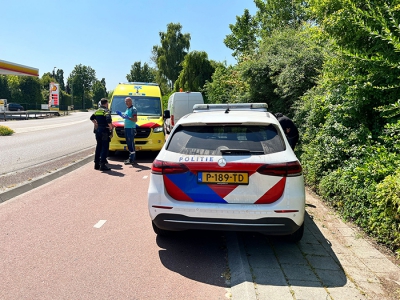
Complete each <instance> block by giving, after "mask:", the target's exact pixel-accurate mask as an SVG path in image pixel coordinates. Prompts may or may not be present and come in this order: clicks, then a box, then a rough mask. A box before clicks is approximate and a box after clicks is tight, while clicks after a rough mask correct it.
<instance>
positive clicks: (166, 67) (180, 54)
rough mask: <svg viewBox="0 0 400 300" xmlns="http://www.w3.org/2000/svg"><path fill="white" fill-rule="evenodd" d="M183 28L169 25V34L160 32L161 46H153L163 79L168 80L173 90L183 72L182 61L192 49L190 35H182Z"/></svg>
mask: <svg viewBox="0 0 400 300" xmlns="http://www.w3.org/2000/svg"><path fill="white" fill-rule="evenodd" d="M181 30H182V26H181V24H179V23H177V24H174V23H169V24H168V25H167V32H166V33H165V32H160V33H159V35H160V41H161V46H157V45H155V46H153V55H154V56H155V57H154V58H153V59H155V60H156V64H157V67H158V71H159V72H160V73H161V77H164V76H165V78H166V79H167V80H168V84H169V86H170V87H171V88H172V87H173V86H174V84H175V81H176V79H177V78H178V76H179V73H180V72H181V70H182V65H181V63H182V61H183V59H184V57H185V55H186V54H187V51H188V50H189V47H190V34H189V33H185V34H182V33H181Z"/></svg>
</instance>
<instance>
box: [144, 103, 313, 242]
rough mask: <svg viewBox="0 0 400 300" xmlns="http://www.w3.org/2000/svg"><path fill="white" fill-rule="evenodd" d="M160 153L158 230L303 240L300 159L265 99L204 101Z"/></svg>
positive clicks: (155, 173)
mask: <svg viewBox="0 0 400 300" xmlns="http://www.w3.org/2000/svg"><path fill="white" fill-rule="evenodd" d="M193 111H194V112H193V113H190V114H188V115H186V116H184V117H182V118H181V119H180V120H179V121H178V122H177V124H175V126H174V128H173V129H172V131H171V134H170V136H169V138H168V140H167V142H166V143H165V145H164V147H163V148H162V149H161V151H160V152H159V154H158V155H157V157H156V158H155V160H154V162H153V164H152V169H151V175H150V183H149V188H148V210H149V214H150V218H151V222H152V225H153V229H154V232H155V233H156V234H158V235H169V234H171V231H180V230H186V229H201V230H230V231H253V232H262V233H265V234H270V235H285V236H287V237H288V240H289V241H292V242H298V241H300V240H301V238H302V236H303V232H304V215H305V188H304V178H303V173H302V167H301V164H300V162H299V160H298V159H297V157H296V155H295V153H294V152H293V150H292V149H291V147H290V145H289V143H288V141H287V139H286V137H285V134H284V132H283V130H282V127H281V126H280V125H279V122H278V120H277V119H276V118H275V116H274V115H273V114H272V113H269V112H268V111H267V106H266V104H265V103H252V104H250V103H243V104H198V105H195V106H194V108H193Z"/></svg>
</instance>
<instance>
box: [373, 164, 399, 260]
mask: <svg viewBox="0 0 400 300" xmlns="http://www.w3.org/2000/svg"><path fill="white" fill-rule="evenodd" d="M373 196H374V198H375V199H376V203H377V205H378V206H379V208H380V210H379V215H378V216H377V218H371V220H370V224H369V225H370V226H371V228H372V229H373V230H374V231H376V235H377V236H378V237H379V239H380V240H381V241H382V242H384V243H389V241H391V242H392V248H393V249H394V250H395V251H396V252H397V254H398V255H399V256H400V171H399V170H398V171H397V172H396V173H395V174H394V175H389V176H387V177H386V178H385V179H384V180H383V181H382V182H381V183H379V184H378V185H377V187H376V191H375V193H374V195H373Z"/></svg>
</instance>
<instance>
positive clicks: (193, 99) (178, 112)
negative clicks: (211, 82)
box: [164, 92, 204, 133]
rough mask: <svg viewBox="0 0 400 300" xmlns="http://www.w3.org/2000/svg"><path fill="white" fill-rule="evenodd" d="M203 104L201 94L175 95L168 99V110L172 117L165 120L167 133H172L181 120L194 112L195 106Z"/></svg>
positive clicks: (185, 93)
mask: <svg viewBox="0 0 400 300" xmlns="http://www.w3.org/2000/svg"><path fill="white" fill-rule="evenodd" d="M203 103H204V100H203V96H202V95H201V93H200V92H176V93H173V94H172V95H171V96H170V97H169V99H168V108H167V110H168V111H169V113H170V116H171V117H170V118H169V119H166V120H165V123H164V127H165V131H166V132H167V133H170V132H171V130H172V128H173V127H174V125H175V124H176V123H177V122H178V121H179V119H180V118H182V117H183V116H185V115H187V114H189V113H192V112H193V106H194V105H195V104H203Z"/></svg>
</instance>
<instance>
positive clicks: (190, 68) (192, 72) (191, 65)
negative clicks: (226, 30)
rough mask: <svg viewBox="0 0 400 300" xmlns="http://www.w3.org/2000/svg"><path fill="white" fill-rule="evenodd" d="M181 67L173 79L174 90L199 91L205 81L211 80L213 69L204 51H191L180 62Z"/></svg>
mask: <svg viewBox="0 0 400 300" xmlns="http://www.w3.org/2000/svg"><path fill="white" fill-rule="evenodd" d="M182 66H183V69H182V71H181V73H180V74H179V77H178V79H177V80H176V81H175V91H179V89H180V88H182V89H183V90H185V91H191V92H201V91H202V90H203V87H204V84H205V83H206V81H207V80H208V81H211V76H212V74H213V73H214V71H215V69H214V67H213V66H212V65H211V63H210V61H209V60H208V55H207V53H206V52H204V51H200V52H199V51H192V52H190V53H188V54H187V55H186V56H185V59H184V60H183V62H182Z"/></svg>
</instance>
